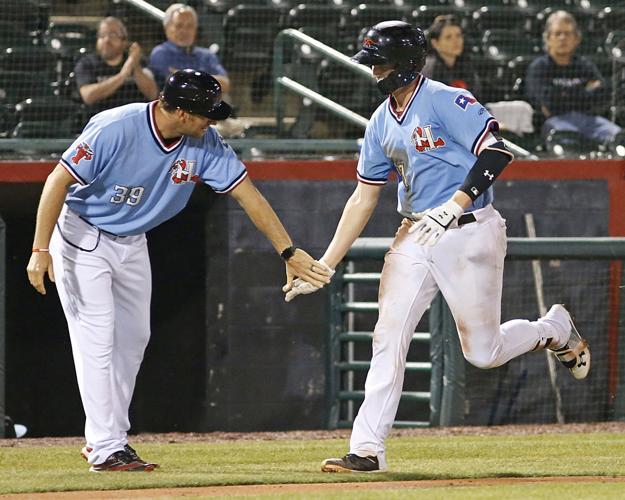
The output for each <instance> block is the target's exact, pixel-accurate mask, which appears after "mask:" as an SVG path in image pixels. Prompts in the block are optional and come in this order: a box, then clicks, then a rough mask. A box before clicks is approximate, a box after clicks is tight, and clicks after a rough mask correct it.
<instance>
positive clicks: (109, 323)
mask: <svg viewBox="0 0 625 500" xmlns="http://www.w3.org/2000/svg"><path fill="white" fill-rule="evenodd" d="M78 247H80V248H81V249H82V250H81V249H79V248H78ZM50 254H51V256H52V261H53V265H54V272H55V278H56V287H57V290H58V294H59V298H60V300H61V304H62V306H63V311H64V312H65V317H66V319H67V325H68V327H69V334H70V339H71V344H72V352H73V357H74V364H75V368H76V378H77V380H78V388H79V390H80V396H81V399H82V404H83V408H84V410H85V415H86V423H85V438H86V441H87V446H88V447H90V448H93V451H92V452H91V453H90V454H89V463H101V462H103V461H105V460H106V459H107V458H108V457H109V456H110V455H111V453H114V452H115V451H119V450H121V449H123V448H124V445H125V444H126V443H127V442H128V440H127V432H128V430H129V429H130V421H129V418H128V408H129V406H130V401H131V399H132V394H133V391H134V387H135V380H136V377H137V373H138V371H139V367H140V366H141V361H142V360H143V353H144V351H145V347H146V346H147V344H148V340H149V338H150V295H151V289H152V276H151V272H150V261H149V256H148V250H147V241H146V237H145V235H144V234H142V235H139V236H126V237H118V236H113V235H110V234H109V233H105V232H103V231H99V230H98V229H97V228H95V227H94V226H92V225H90V224H89V223H87V222H86V221H84V220H83V219H81V218H80V217H78V215H77V214H76V213H75V212H73V211H72V210H70V209H68V208H67V206H64V208H63V211H62V212H61V215H60V217H59V221H58V225H57V227H56V228H55V230H54V233H53V235H52V239H51V241H50Z"/></svg>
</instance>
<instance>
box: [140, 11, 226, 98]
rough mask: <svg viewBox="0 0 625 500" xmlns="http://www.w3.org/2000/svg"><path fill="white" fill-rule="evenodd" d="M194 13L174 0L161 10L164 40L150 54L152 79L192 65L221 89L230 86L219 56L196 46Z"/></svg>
mask: <svg viewBox="0 0 625 500" xmlns="http://www.w3.org/2000/svg"><path fill="white" fill-rule="evenodd" d="M197 27H198V17H197V12H196V11H195V9H194V8H193V7H191V6H189V5H185V4H182V3H174V4H172V5H170V6H169V7H168V8H167V10H166V11H165V17H164V18H163V28H164V30H165V36H167V41H166V42H163V43H161V44H159V45H157V46H156V47H154V49H152V53H151V54H150V68H151V69H152V71H153V72H154V75H155V76H156V81H157V82H159V84H160V83H162V82H164V81H165V80H166V78H167V77H168V76H169V75H171V74H172V73H174V72H175V71H177V70H179V69H184V68H192V69H195V70H199V71H204V72H206V73H208V74H210V75H212V76H213V78H215V79H216V80H217V81H218V82H219V84H220V85H221V88H222V90H223V92H224V93H227V92H228V91H229V90H230V79H229V78H228V74H227V73H226V70H225V69H224V67H223V66H222V65H221V62H220V61H219V58H218V57H217V55H216V54H214V53H213V52H212V51H211V50H210V49H208V48H206V47H197V46H196V45H194V44H195V40H196V37H197Z"/></svg>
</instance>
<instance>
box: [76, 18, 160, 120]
mask: <svg viewBox="0 0 625 500" xmlns="http://www.w3.org/2000/svg"><path fill="white" fill-rule="evenodd" d="M97 37H98V38H97V41H96V51H95V52H94V53H91V54H87V55H85V56H83V57H82V58H81V59H80V60H79V61H78V62H77V63H76V67H75V69H74V72H75V73H76V84H77V86H78V91H79V92H80V97H81V98H82V100H83V102H84V103H85V105H86V108H87V112H88V114H89V116H91V115H94V114H96V113H99V112H100V111H103V110H105V109H109V108H114V107H117V106H122V105H124V104H129V103H132V102H143V101H151V100H153V99H156V97H157V96H158V87H157V85H156V81H155V80H154V76H153V75H152V72H151V71H150V70H149V69H147V68H146V67H145V65H144V64H143V62H142V59H141V51H142V49H141V46H140V45H139V44H138V43H137V42H133V43H130V42H129V40H128V31H127V30H126V26H125V25H124V23H123V22H122V21H120V20H119V19H117V18H115V17H107V18H105V19H103V20H102V21H100V24H99V26H98V34H97Z"/></svg>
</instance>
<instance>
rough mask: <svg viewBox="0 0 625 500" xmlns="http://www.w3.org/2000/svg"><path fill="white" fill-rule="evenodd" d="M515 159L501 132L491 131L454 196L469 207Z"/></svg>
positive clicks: (464, 206)
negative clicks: (500, 134)
mask: <svg viewBox="0 0 625 500" xmlns="http://www.w3.org/2000/svg"><path fill="white" fill-rule="evenodd" d="M513 159H514V155H513V154H512V153H511V152H510V150H509V149H508V148H507V147H506V144H505V143H504V142H503V140H502V139H501V137H500V136H499V134H498V133H497V132H496V131H491V134H490V137H489V138H488V139H487V140H486V141H484V143H483V144H482V146H481V150H480V152H479V154H478V156H477V160H476V161H475V163H474V165H473V167H472V168H471V170H469V173H468V174H467V176H466V178H465V179H464V182H463V183H462V186H460V189H459V190H458V191H459V192H456V194H455V195H454V198H455V197H456V195H457V196H458V198H459V199H461V200H464V204H462V208H467V207H468V206H469V205H470V204H471V203H472V202H474V201H475V200H477V199H478V198H479V197H480V196H481V195H482V194H483V193H484V192H486V191H487V190H488V188H490V187H491V186H492V185H493V184H494V182H495V180H496V179H497V177H499V175H500V174H501V172H503V170H504V168H506V166H507V165H508V163H510V162H511V161H512V160H513ZM462 194H464V195H466V196H462ZM454 198H452V199H454Z"/></svg>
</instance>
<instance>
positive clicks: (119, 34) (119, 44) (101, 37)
mask: <svg viewBox="0 0 625 500" xmlns="http://www.w3.org/2000/svg"><path fill="white" fill-rule="evenodd" d="M127 45H128V41H127V40H126V37H125V35H124V29H123V28H122V26H120V25H119V23H112V22H111V23H102V24H101V25H100V29H98V40H97V41H96V46H95V47H96V51H97V52H98V54H99V55H100V57H101V58H102V59H104V60H105V61H110V60H112V59H115V58H117V57H119V56H121V55H122V54H123V53H124V51H125V50H126V47H127Z"/></svg>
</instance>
